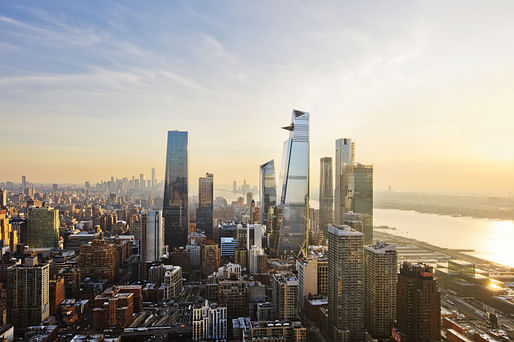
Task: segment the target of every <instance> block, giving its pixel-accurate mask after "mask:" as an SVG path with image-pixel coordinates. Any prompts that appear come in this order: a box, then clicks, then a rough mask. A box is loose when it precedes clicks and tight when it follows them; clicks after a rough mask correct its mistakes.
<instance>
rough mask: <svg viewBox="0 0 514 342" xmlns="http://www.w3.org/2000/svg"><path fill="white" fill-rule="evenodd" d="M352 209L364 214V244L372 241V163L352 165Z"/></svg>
mask: <svg viewBox="0 0 514 342" xmlns="http://www.w3.org/2000/svg"><path fill="white" fill-rule="evenodd" d="M351 209H352V211H353V212H354V213H360V214H362V215H363V216H364V222H363V223H364V244H371V243H373V165H363V164H357V165H355V166H354V167H353V198H352V208H351Z"/></svg>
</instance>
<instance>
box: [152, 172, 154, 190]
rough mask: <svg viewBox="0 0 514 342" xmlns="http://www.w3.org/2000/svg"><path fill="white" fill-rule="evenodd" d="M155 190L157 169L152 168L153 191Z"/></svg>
mask: <svg viewBox="0 0 514 342" xmlns="http://www.w3.org/2000/svg"><path fill="white" fill-rule="evenodd" d="M154 188H155V167H152V190H153V189H154Z"/></svg>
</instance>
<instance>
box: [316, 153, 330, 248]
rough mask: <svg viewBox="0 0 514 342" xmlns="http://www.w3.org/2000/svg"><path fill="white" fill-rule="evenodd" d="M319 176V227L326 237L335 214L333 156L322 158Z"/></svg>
mask: <svg viewBox="0 0 514 342" xmlns="http://www.w3.org/2000/svg"><path fill="white" fill-rule="evenodd" d="M319 176H320V178H319V227H320V230H321V231H322V232H323V235H324V237H325V239H326V238H327V237H328V224H329V223H333V216H334V209H333V208H334V186H333V181H332V178H333V177H332V158H330V157H324V158H321V159H320V174H319Z"/></svg>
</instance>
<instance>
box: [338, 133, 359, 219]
mask: <svg viewBox="0 0 514 342" xmlns="http://www.w3.org/2000/svg"><path fill="white" fill-rule="evenodd" d="M354 161H355V142H352V139H349V138H343V139H337V140H336V168H335V180H336V182H335V183H336V184H335V191H334V222H335V224H342V223H343V215H344V213H345V212H347V211H349V210H348V209H347V208H346V197H347V196H348V190H349V189H348V188H347V186H344V184H342V181H344V177H345V168H346V166H352V165H353V163H354Z"/></svg>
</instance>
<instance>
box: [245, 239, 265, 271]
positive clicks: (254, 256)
mask: <svg viewBox="0 0 514 342" xmlns="http://www.w3.org/2000/svg"><path fill="white" fill-rule="evenodd" d="M263 254H264V250H263V249H262V247H260V246H255V245H254V246H252V247H251V248H250V257H249V259H250V265H249V266H250V267H249V268H250V269H249V271H250V273H251V274H255V273H259V255H263Z"/></svg>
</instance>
